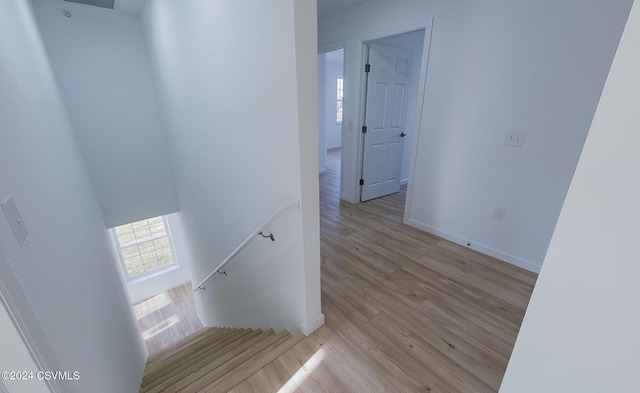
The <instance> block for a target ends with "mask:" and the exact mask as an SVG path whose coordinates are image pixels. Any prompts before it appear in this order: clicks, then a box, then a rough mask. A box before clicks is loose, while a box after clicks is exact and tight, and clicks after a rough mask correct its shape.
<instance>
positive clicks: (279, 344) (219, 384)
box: [199, 332, 304, 393]
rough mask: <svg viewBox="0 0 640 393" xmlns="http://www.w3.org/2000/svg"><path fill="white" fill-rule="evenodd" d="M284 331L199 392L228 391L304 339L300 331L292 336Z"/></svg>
mask: <svg viewBox="0 0 640 393" xmlns="http://www.w3.org/2000/svg"><path fill="white" fill-rule="evenodd" d="M286 333H287V334H286V335H285V336H284V337H282V338H281V339H280V340H277V341H275V342H274V343H272V344H271V345H269V346H268V347H266V348H264V349H262V350H261V351H260V353H259V354H258V355H256V356H253V357H252V358H250V359H249V360H247V361H245V362H244V363H242V364H240V365H238V366H237V367H236V368H235V369H234V370H233V372H229V373H227V374H225V375H223V376H221V377H220V378H218V379H217V380H216V381H215V382H213V383H211V384H209V385H207V386H206V387H205V388H204V389H202V390H200V391H199V392H203V393H205V392H208V393H215V392H220V393H221V392H228V391H229V390H231V389H233V388H234V387H236V386H238V385H239V384H240V383H242V382H243V381H245V380H246V379H247V378H249V377H251V376H252V375H253V374H255V373H256V372H258V371H259V370H260V369H262V368H263V367H265V366H266V365H267V364H269V363H271V362H272V361H273V360H274V359H276V358H278V356H280V355H282V354H283V353H285V352H286V351H288V350H289V349H291V348H292V347H294V346H295V345H296V344H298V343H299V342H300V341H302V340H303V339H304V335H303V334H302V333H299V334H296V335H295V336H293V337H292V336H291V335H290V334H289V333H288V332H286Z"/></svg>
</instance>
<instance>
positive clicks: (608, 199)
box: [500, 3, 640, 393]
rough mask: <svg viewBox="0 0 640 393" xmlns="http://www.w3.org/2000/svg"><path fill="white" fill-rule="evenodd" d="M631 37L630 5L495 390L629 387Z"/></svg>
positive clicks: (633, 137) (636, 211)
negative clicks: (520, 325) (543, 256)
mask: <svg viewBox="0 0 640 393" xmlns="http://www.w3.org/2000/svg"><path fill="white" fill-rule="evenodd" d="M639 40H640V5H638V4H637V3H636V4H634V7H633V10H632V11H631V15H630V17H629V21H628V23H627V27H626V29H625V32H624V35H623V37H622V40H621V42H620V47H619V48H618V52H617V54H616V57H615V60H614V62H613V66H612V68H611V73H610V74H609V77H608V79H607V83H606V86H605V88H604V91H603V93H602V98H601V100H600V104H599V105H598V110H597V111H596V114H595V117H594V119H593V124H592V125H591V130H590V131H589V135H588V137H587V140H586V142H585V145H584V150H583V151H582V155H581V157H580V161H579V162H578V167H577V168H576V172H575V176H574V177H573V181H572V182H571V187H570V188H569V192H568V193H567V198H566V200H565V202H564V206H563V207H562V212H561V213H560V217H559V219H558V225H557V227H556V229H555V232H554V234H553V237H552V239H551V244H550V245H549V251H548V253H547V257H546V258H545V261H544V266H543V268H542V272H541V273H540V276H539V278H538V282H537V283H536V287H535V290H534V293H533V296H532V298H531V301H530V303H529V307H528V309H527V314H526V315H525V318H524V322H523V324H522V327H521V329H520V334H519V335H518V339H517V342H516V345H515V348H514V350H513V354H512V356H511V360H510V361H509V366H508V367H507V372H506V375H505V377H504V380H503V382H502V386H501V388H500V392H501V393H511V392H514V393H515V392H517V393H530V392H541V391H544V392H549V393H556V392H637V391H638V370H640V339H639V337H638V332H640V311H639V309H638V277H639V276H640V264H639V263H638V250H637V234H638V222H640V206H639V205H638V200H640V183H639V182H638V181H637V179H638V173H640V155H639V154H638V145H639V144H640V134H638V124H640V112H639V111H638V102H640V75H638V70H640V53H639V52H638V41H639Z"/></svg>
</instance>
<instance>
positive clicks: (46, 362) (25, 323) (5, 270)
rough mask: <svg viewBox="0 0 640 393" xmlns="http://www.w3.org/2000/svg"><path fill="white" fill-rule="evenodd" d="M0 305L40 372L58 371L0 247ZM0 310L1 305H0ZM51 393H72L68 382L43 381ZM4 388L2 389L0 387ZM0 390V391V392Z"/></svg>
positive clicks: (50, 349)
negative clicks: (3, 307)
mask: <svg viewBox="0 0 640 393" xmlns="http://www.w3.org/2000/svg"><path fill="white" fill-rule="evenodd" d="M0 273H1V274H0V302H1V303H2V304H4V305H5V307H6V309H7V312H8V313H9V316H10V317H11V320H12V321H13V323H14V325H15V327H16V329H17V330H18V332H19V333H20V335H21V336H22V339H23V341H24V343H25V345H26V347H27V349H28V350H29V352H30V353H31V356H32V357H33V360H34V362H35V364H36V366H37V367H38V369H39V370H41V371H56V370H62V368H61V367H60V366H59V362H58V359H57V357H56V355H55V353H54V352H53V348H51V344H50V343H49V341H48V340H47V338H46V334H45V332H44V330H43V329H42V326H41V325H40V321H39V320H38V317H37V316H36V314H35V313H34V312H33V308H32V307H31V303H30V302H29V298H28V297H27V294H26V293H25V291H24V289H23V288H22V285H21V284H20V280H19V279H18V276H17V275H16V273H15V271H14V269H13V265H12V264H11V261H10V260H9V258H8V257H7V255H6V254H5V252H4V250H3V248H2V245H1V244H0ZM0 307H1V306H0ZM45 382H46V384H47V386H48V387H49V390H51V392H52V393H73V392H74V390H73V389H72V387H71V386H70V384H69V383H65V382H64V381H61V380H54V379H49V380H46V381H45ZM3 388H6V386H3ZM1 391H2V389H1V388H0V392H1Z"/></svg>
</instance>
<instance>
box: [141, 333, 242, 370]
mask: <svg viewBox="0 0 640 393" xmlns="http://www.w3.org/2000/svg"><path fill="white" fill-rule="evenodd" d="M232 330H237V329H233V328H204V329H201V330H198V331H197V332H195V333H193V334H190V335H189V336H187V337H185V338H184V339H182V340H180V341H178V342H177V343H175V344H172V345H170V346H168V347H166V348H164V349H162V350H161V351H159V352H156V353H154V354H151V355H149V357H147V366H149V365H150V364H153V363H155V362H156V361H158V360H160V359H162V358H164V357H167V356H169V355H170V354H172V353H175V352H179V351H180V350H182V349H183V348H185V347H186V346H189V345H190V344H192V343H194V342H196V341H198V340H201V339H204V338H205V337H210V336H212V335H219V334H222V333H225V332H228V331H232Z"/></svg>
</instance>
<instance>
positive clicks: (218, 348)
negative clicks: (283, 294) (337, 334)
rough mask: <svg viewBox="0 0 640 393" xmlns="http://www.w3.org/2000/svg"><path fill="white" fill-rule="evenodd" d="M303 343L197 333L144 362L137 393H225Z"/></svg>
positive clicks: (280, 336) (283, 337) (227, 332)
mask: <svg viewBox="0 0 640 393" xmlns="http://www.w3.org/2000/svg"><path fill="white" fill-rule="evenodd" d="M303 338H304V335H302V334H297V335H295V336H293V337H292V336H291V335H290V334H289V332H287V331H282V332H280V333H277V334H276V333H275V332H274V331H273V329H269V330H267V331H265V332H263V331H261V330H255V331H254V330H252V329H233V328H206V329H203V330H201V331H199V332H197V333H194V334H192V335H191V336H189V337H187V338H185V339H184V340H182V341H180V342H178V343H176V344H174V345H172V346H170V347H168V348H166V349H165V350H163V351H160V352H158V353H157V354H154V355H153V356H149V359H148V361H147V365H146V368H145V372H144V376H143V378H142V383H141V387H140V393H162V392H168V393H172V392H176V393H177V392H183V393H189V392H228V391H229V390H231V389H233V388H234V387H236V386H237V385H239V384H240V383H242V382H243V381H245V380H246V379H247V378H249V377H251V376H252V375H253V374H255V373H256V372H258V371H259V370H260V369H262V368H263V367H265V366H266V365H268V364H269V363H270V362H272V361H273V360H274V359H276V358H278V357H279V356H280V355H282V354H283V353H285V352H286V351H288V350H289V349H291V348H292V347H294V346H295V345H296V344H298V343H299V342H301V341H302V340H303Z"/></svg>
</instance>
